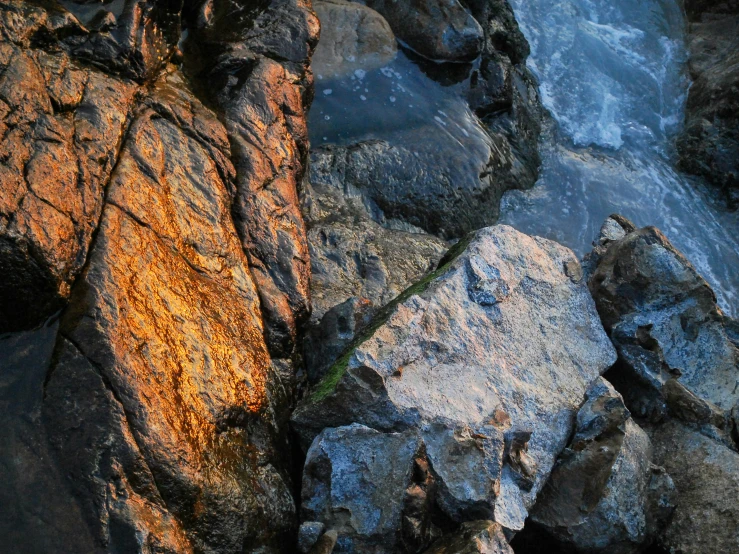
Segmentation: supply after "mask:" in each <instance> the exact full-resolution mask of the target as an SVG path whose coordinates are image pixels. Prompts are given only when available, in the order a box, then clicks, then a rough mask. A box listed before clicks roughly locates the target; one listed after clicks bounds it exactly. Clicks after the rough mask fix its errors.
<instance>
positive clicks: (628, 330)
mask: <svg viewBox="0 0 739 554" xmlns="http://www.w3.org/2000/svg"><path fill="white" fill-rule="evenodd" d="M599 242H600V244H599V246H598V247H597V248H596V251H595V253H594V255H593V256H591V260H590V263H591V264H592V265H593V270H592V271H593V273H592V275H591V276H590V279H589V286H590V290H591V291H592V293H593V297H594V298H595V302H596V305H597V307H598V312H599V314H600V316H601V318H602V320H603V324H604V326H605V328H606V330H607V331H608V332H609V334H610V335H611V339H612V340H613V342H614V344H615V345H616V348H617V350H618V353H619V365H618V366H617V367H616V368H614V370H613V371H612V372H610V373H609V379H612V380H613V382H614V384H616V387H617V388H618V389H619V390H620V391H621V392H622V394H623V395H624V398H625V399H626V403H627V406H628V407H629V409H630V410H632V411H633V412H634V413H635V414H636V415H638V416H640V417H649V418H651V419H653V420H658V419H660V418H662V417H664V415H665V414H666V413H667V412H668V411H670V412H671V413H673V415H677V414H682V416H681V417H683V418H684V417H689V418H693V419H694V421H695V422H696V423H706V424H714V425H717V426H718V427H719V428H721V427H727V426H728V425H729V423H728V418H729V417H730V415H731V411H732V410H733V409H734V407H735V406H736V405H737V402H738V401H739V369H738V368H739V349H737V345H736V342H735V340H734V339H732V334H733V332H732V331H731V328H732V326H733V325H734V324H733V323H732V322H731V320H729V318H727V317H726V316H724V315H723V313H722V312H721V310H720V309H719V308H718V306H717V305H716V297H715V295H714V293H713V291H712V290H711V288H710V287H709V285H708V283H706V281H705V280H703V278H701V277H700V275H698V273H697V272H696V271H695V269H694V268H693V266H692V265H691V264H690V262H689V261H688V260H687V259H686V258H685V257H684V256H683V255H682V254H681V253H680V252H678V251H677V250H676V249H675V248H674V247H673V246H672V245H671V244H670V242H669V241H668V240H667V238H665V236H664V235H663V234H662V233H661V232H660V231H659V230H657V229H655V228H653V227H647V228H644V229H639V230H637V229H636V228H635V227H634V226H633V224H631V223H630V222H628V221H626V220H624V219H623V218H618V217H616V218H614V217H612V218H610V219H609V220H608V221H607V222H606V224H605V225H604V229H603V231H602V238H601V239H600V241H599ZM622 385H623V386H622ZM688 413H690V414H691V415H688Z"/></svg>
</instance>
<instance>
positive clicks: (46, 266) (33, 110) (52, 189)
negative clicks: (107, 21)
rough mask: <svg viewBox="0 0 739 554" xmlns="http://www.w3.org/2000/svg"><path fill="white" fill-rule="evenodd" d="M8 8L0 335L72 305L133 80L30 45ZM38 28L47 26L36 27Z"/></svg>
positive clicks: (0, 107) (3, 46)
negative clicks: (66, 303) (73, 288)
mask: <svg viewBox="0 0 739 554" xmlns="http://www.w3.org/2000/svg"><path fill="white" fill-rule="evenodd" d="M12 15H13V12H11V11H6V12H5V13H4V16H5V17H4V18H3V21H0V25H6V27H4V28H3V29H2V34H3V35H4V36H5V37H10V39H13V38H14V39H17V40H18V41H19V42H18V43H17V44H16V43H14V42H12V41H11V40H10V39H6V40H5V41H3V42H0V72H1V74H0V157H1V158H2V160H3V163H2V164H1V165H0V272H2V274H3V280H2V282H1V283H0V332H2V331H10V330H19V329H27V328H30V327H33V326H35V325H37V324H39V323H41V322H43V320H44V319H46V318H48V317H49V316H50V315H52V314H53V313H54V312H56V311H58V310H59V309H60V308H61V307H63V305H64V301H65V299H66V298H67V297H68V295H69V291H70V287H71V285H72V283H73V282H74V279H75V277H76V276H77V274H78V273H79V271H80V270H81V268H82V265H83V264H84V262H85V259H86V256H87V252H88V248H89V245H90V240H91V238H92V234H93V232H94V230H95V228H96V226H97V224H98V220H99V218H100V213H101V210H102V206H103V194H104V187H105V185H106V183H107V180H108V177H109V175H110V172H111V170H112V168H113V165H114V163H115V159H116V155H117V150H118V148H119V145H120V143H121V140H122V137H123V134H124V130H125V125H126V118H127V112H128V109H129V107H130V105H131V102H132V101H133V98H134V94H135V91H136V88H135V87H134V86H133V85H132V83H130V82H127V81H122V80H118V79H113V78H111V77H107V76H105V75H102V74H100V73H98V72H94V71H90V70H87V69H83V68H81V67H80V66H78V65H77V64H75V63H74V62H72V61H70V59H69V58H68V57H67V55H66V54H64V53H62V52H53V51H50V52H45V51H43V50H40V49H32V48H25V46H27V39H25V38H24V32H21V31H19V29H22V28H23V25H21V22H25V23H28V21H27V20H16V19H13V18H12V17H11V16H12ZM37 32H38V31H37Z"/></svg>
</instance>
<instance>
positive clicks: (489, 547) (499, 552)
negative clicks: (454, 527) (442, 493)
mask: <svg viewBox="0 0 739 554" xmlns="http://www.w3.org/2000/svg"><path fill="white" fill-rule="evenodd" d="M424 554H513V550H512V549H511V547H510V546H509V544H508V541H506V538H505V535H504V534H503V530H502V529H501V527H500V525H498V524H497V523H495V522H493V521H485V520H483V521H471V522H469V523H463V524H462V527H461V528H460V530H459V531H457V532H456V533H453V534H451V535H447V536H446V537H444V538H443V539H441V540H439V541H437V542H435V543H434V545H433V546H432V547H431V548H429V549H428V550H427V551H426V552H425V553H424Z"/></svg>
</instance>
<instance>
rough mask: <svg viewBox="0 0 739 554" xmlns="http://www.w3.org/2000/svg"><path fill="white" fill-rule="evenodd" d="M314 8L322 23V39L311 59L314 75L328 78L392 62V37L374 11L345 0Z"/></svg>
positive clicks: (331, 0)
mask: <svg viewBox="0 0 739 554" xmlns="http://www.w3.org/2000/svg"><path fill="white" fill-rule="evenodd" d="M313 9H315V11H316V15H317V16H318V18H319V19H320V20H321V40H320V42H319V43H318V48H316V53H315V55H314V56H313V59H312V60H311V64H312V67H313V71H314V72H315V73H316V74H317V75H321V76H323V77H324V78H330V77H340V76H343V75H349V74H352V73H354V71H355V70H357V69H362V70H363V71H370V70H372V69H376V68H378V67H383V66H384V65H386V64H387V63H389V62H391V61H392V60H393V59H395V55H396V54H397V52H398V46H397V44H396V42H395V35H394V34H393V31H392V29H390V25H389V24H388V22H387V21H385V18H384V17H382V16H381V15H380V14H379V13H377V12H376V11H374V10H372V9H370V8H368V7H367V6H363V5H361V4H355V3H352V2H346V1H345V0H321V1H318V2H314V3H313Z"/></svg>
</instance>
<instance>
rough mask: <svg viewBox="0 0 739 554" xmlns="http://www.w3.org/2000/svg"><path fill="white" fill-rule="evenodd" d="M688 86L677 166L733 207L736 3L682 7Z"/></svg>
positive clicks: (737, 199) (738, 165)
mask: <svg viewBox="0 0 739 554" xmlns="http://www.w3.org/2000/svg"><path fill="white" fill-rule="evenodd" d="M685 10H686V12H687V16H688V21H689V22H690V23H689V26H688V46H689V49H690V60H689V62H688V69H689V70H690V75H691V77H692V78H693V84H692V85H691V87H690V91H689V94H688V102H687V106H686V113H685V129H684V131H683V133H682V135H681V136H680V138H679V139H678V141H677V146H678V151H679V153H680V166H681V167H682V168H683V169H684V170H685V171H688V172H690V173H694V174H697V175H702V176H704V177H706V178H707V179H708V180H709V181H710V182H712V183H714V184H715V185H717V186H718V187H720V188H721V189H722V190H723V192H724V193H725V194H726V196H727V197H728V198H729V201H730V203H731V204H732V205H733V206H734V207H736V206H739V100H737V95H736V91H737V87H739V4H737V3H736V2H705V1H701V0H687V1H686V2H685Z"/></svg>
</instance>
